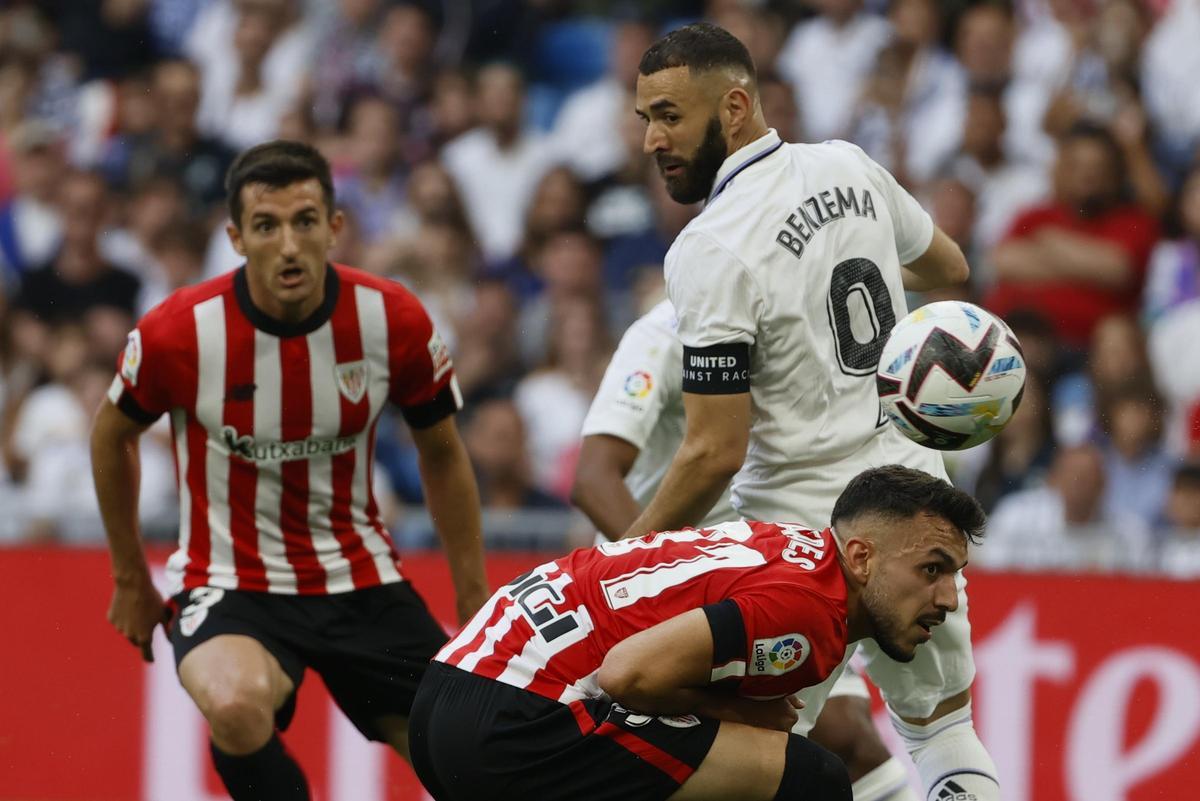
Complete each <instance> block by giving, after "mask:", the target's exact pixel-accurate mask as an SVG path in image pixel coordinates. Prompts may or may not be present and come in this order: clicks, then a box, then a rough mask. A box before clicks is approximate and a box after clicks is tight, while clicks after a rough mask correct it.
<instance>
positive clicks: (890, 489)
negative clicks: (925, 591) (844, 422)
mask: <svg viewBox="0 0 1200 801" xmlns="http://www.w3.org/2000/svg"><path fill="white" fill-rule="evenodd" d="M921 512H928V513H930V514H935V515H937V516H939V517H944V518H945V519H946V520H948V521H949V522H950V524H951V525H953V526H954V527H955V528H957V529H958V530H959V531H961V532H962V533H963V536H965V537H966V538H967V539H968V540H969V541H970V542H972V543H974V544H976V545H978V544H979V542H980V540H981V539H982V538H983V529H984V526H985V525H986V524H987V515H985V514H984V511H983V507H981V506H980V505H979V502H978V501H976V500H975V499H974V498H972V497H971V496H970V495H968V494H967V493H965V492H963V491H962V490H960V489H955V488H954V487H952V486H950V484H949V482H947V481H944V480H942V479H940V478H936V477H934V476H931V475H929V474H928V473H924V472H922V471H920V470H914V469H912V468H911V467H903V466H901V465H898V464H889V465H884V466H883V467H873V468H871V469H870V470H864V471H863V472H861V473H859V474H858V475H857V476H855V477H854V478H853V479H852V480H851V481H850V483H849V484H847V485H846V489H845V490H843V491H842V494H841V495H840V496H839V497H838V499H837V503H836V504H834V506H833V519H832V523H833V525H834V526H837V525H838V523H840V522H844V521H848V520H853V519H854V518H856V517H859V516H860V515H866V514H876V515H882V516H884V517H895V518H899V519H908V518H910V517H912V516H913V515H916V514H919V513H921Z"/></svg>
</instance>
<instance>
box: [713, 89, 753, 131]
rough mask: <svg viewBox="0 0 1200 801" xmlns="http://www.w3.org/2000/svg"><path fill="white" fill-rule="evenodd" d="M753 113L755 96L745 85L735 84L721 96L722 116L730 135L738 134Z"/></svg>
mask: <svg viewBox="0 0 1200 801" xmlns="http://www.w3.org/2000/svg"><path fill="white" fill-rule="evenodd" d="M753 113H754V98H753V97H752V96H751V94H750V92H749V91H747V89H746V88H745V87H744V86H739V85H737V84H734V85H733V86H731V87H730V88H729V89H728V91H726V92H725V96H724V97H722V98H721V116H723V117H724V118H725V119H724V122H725V130H727V131H728V132H729V135H730V136H736V135H737V133H738V131H740V130H741V129H742V126H744V125H745V124H746V122H747V120H749V119H750V116H751V115H752V114H753Z"/></svg>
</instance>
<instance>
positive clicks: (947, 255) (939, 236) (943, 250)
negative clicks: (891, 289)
mask: <svg viewBox="0 0 1200 801" xmlns="http://www.w3.org/2000/svg"><path fill="white" fill-rule="evenodd" d="M901 269H902V274H903V280H904V288H905V289H906V290H908V291H909V292H928V291H929V290H931V289H941V288H943V287H948V286H955V285H957V284H961V283H963V282H964V281H966V280H967V278H968V276H970V274H971V268H970V267H969V266H968V265H967V259H966V257H965V256H964V255H963V252H962V249H961V248H959V246H958V243H956V242H955V241H954V240H953V239H951V238H950V237H949V236H948V235H947V234H946V232H945V231H943V230H942V229H941V228H938V227H937V226H936V225H935V226H934V227H933V238H932V239H931V240H930V241H929V247H928V248H926V249H925V252H924V253H922V254H921V255H920V256H918V257H917V258H916V259H915V260H914V261H911V262H909V263H908V264H905V265H904V266H903V267H902V268H901Z"/></svg>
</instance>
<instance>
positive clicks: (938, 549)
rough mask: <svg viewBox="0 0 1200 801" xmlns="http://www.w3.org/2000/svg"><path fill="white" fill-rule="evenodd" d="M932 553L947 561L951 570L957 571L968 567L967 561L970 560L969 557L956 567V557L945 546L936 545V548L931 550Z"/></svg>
mask: <svg viewBox="0 0 1200 801" xmlns="http://www.w3.org/2000/svg"><path fill="white" fill-rule="evenodd" d="M930 553H931V555H933V556H936V557H937V558H938V559H940V560H941V561H942V562H943V563H945V564H946V565H947V566H948V567H950V569H951V570H953V571H955V572H957V571H959V570H962V569H963V568H964V567H966V566H967V562H968V561H969V560H967V559H964V560H963V563H962V564H961V565H958V566H957V567H955V561H954V557H953V556H952V555H951V554H950V552H949V551H947V550H946V549H945V548H941V547H938V546H934V548H933V549H932V550H931V551H930Z"/></svg>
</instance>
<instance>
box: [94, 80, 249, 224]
mask: <svg viewBox="0 0 1200 801" xmlns="http://www.w3.org/2000/svg"><path fill="white" fill-rule="evenodd" d="M152 95H153V104H154V108H155V109H156V112H157V115H156V124H155V126H154V128H153V130H152V131H150V132H147V133H146V134H145V135H142V136H136V137H127V138H124V139H122V140H118V141H117V142H115V143H114V146H113V147H112V149H111V150H110V152H109V157H108V158H107V159H106V161H105V162H104V164H103V169H104V173H105V176H106V177H107V178H108V179H109V180H110V181H112V182H113V183H114V185H115V186H116V187H118V188H128V187H133V186H138V185H139V184H141V183H143V182H145V181H147V180H149V179H151V178H172V179H174V180H176V181H178V182H179V184H180V186H182V187H183V191H184V195H185V197H186V198H187V202H188V207H189V209H190V211H191V213H192V214H193V215H196V216H202V215H206V214H209V213H210V212H211V211H212V209H213V208H214V206H216V205H218V204H219V203H220V202H221V198H222V197H223V193H224V187H223V181H224V180H225V171H226V170H227V169H229V165H230V163H232V161H233V151H232V150H230V149H229V147H227V146H226V145H225V144H224V143H222V142H221V141H220V140H219V139H216V138H213V137H210V136H207V135H205V134H203V133H201V132H200V130H199V129H198V128H197V114H198V112H199V105H200V73H199V71H198V70H197V68H196V67H195V66H194V65H193V64H191V63H190V62H188V61H184V60H181V59H179V60H175V59H172V60H167V61H163V62H160V63H159V64H158V65H157V66H156V67H155V68H154V79H153V82H152Z"/></svg>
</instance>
